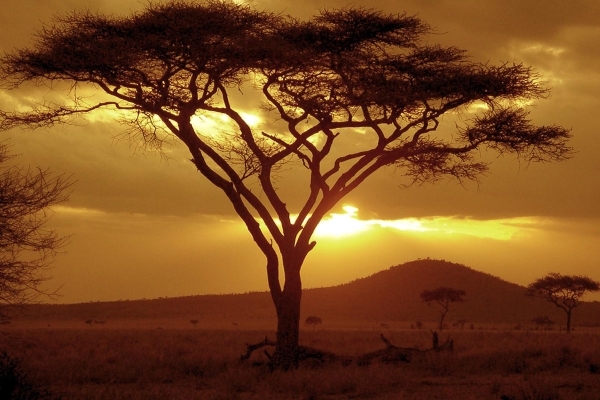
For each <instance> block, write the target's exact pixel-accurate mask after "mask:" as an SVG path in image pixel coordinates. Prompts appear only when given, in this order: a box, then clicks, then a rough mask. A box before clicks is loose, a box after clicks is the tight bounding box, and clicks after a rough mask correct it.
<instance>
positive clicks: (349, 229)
mask: <svg viewBox="0 0 600 400" xmlns="http://www.w3.org/2000/svg"><path fill="white" fill-rule="evenodd" d="M342 209H343V210H344V211H345V213H344V214H337V213H331V214H329V217H327V218H324V219H323V220H322V221H321V222H320V223H319V225H318V226H317V229H316V230H315V236H329V237H343V236H351V235H356V234H359V233H362V232H365V231H367V230H369V229H371V224H369V223H368V221H361V220H360V219H358V218H357V213H358V208H356V207H353V206H350V205H345V206H344V207H342Z"/></svg>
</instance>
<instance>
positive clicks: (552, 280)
mask: <svg viewBox="0 0 600 400" xmlns="http://www.w3.org/2000/svg"><path fill="white" fill-rule="evenodd" d="M599 290H600V282H597V281H594V280H592V279H590V278H588V277H587V276H581V275H561V274H558V273H550V274H548V275H546V276H544V277H542V278H539V279H536V280H535V281H533V282H532V283H530V284H529V285H528V286H527V291H526V292H525V294H526V295H527V296H532V297H541V298H544V299H546V300H548V301H549V302H551V303H554V305H556V306H557V307H558V308H561V309H562V310H563V311H564V312H565V313H566V314H567V333H571V313H572V312H573V309H574V308H575V307H577V306H579V304H581V297H582V296H583V295H584V294H585V293H586V292H597V291H599Z"/></svg>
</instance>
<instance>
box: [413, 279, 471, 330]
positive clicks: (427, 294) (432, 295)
mask: <svg viewBox="0 0 600 400" xmlns="http://www.w3.org/2000/svg"><path fill="white" fill-rule="evenodd" d="M466 294H467V293H466V292H465V291H464V290H460V289H452V288H449V287H439V288H437V289H435V290H424V291H423V292H421V300H423V301H424V302H426V303H427V304H431V303H432V302H436V303H437V304H439V305H440V307H441V310H440V323H439V325H438V328H439V330H440V331H442V330H443V329H444V318H445V317H446V314H448V311H449V310H450V303H462V302H463V301H465V299H464V296H466Z"/></svg>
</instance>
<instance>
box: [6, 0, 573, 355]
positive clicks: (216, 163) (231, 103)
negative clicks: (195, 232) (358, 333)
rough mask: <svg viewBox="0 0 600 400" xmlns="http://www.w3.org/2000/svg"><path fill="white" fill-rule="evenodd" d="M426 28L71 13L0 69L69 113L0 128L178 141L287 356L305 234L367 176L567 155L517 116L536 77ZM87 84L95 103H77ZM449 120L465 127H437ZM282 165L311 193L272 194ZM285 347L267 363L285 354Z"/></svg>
mask: <svg viewBox="0 0 600 400" xmlns="http://www.w3.org/2000/svg"><path fill="white" fill-rule="evenodd" d="M430 32H431V28H430V27H429V26H428V25H427V24H426V23H424V22H423V21H421V20H420V19H418V18H417V17H414V16H408V15H404V14H401V15H395V14H394V15H387V14H384V13H382V12H379V11H376V10H371V9H364V8H350V7H349V8H344V9H340V10H325V11H322V12H321V13H319V14H318V15H316V16H314V17H313V18H312V19H310V20H306V21H304V20H297V19H294V18H292V17H289V16H285V15H275V14H271V13H267V12H261V11H257V10H255V9H254V8H252V7H251V6H248V5H241V4H236V3H233V2H231V3H229V2H220V1H211V0H209V1H205V2H191V1H190V2H188V1H174V2H169V3H163V4H156V3H150V4H149V5H148V6H147V7H146V9H145V10H144V11H142V12H139V13H135V14H133V15H130V16H114V15H102V14H98V13H92V12H74V13H71V14H68V15H64V16H61V17H57V19H56V20H55V23H54V25H52V26H49V27H45V28H43V29H42V30H40V31H39V32H38V34H37V36H36V42H35V44H34V45H33V47H31V48H28V49H20V50H17V51H15V52H13V53H9V54H6V55H5V56H4V57H3V58H2V60H1V66H0V83H1V84H2V86H3V87H4V88H8V89H16V88H18V87H20V86H22V85H24V84H25V83H34V84H38V85H47V84H48V83H51V84H52V85H53V86H54V85H58V86H56V87H57V88H64V86H61V85H59V83H66V84H67V87H66V90H65V92H64V102H63V103H60V104H56V103H52V102H49V101H46V102H41V103H40V104H38V105H36V106H34V107H33V108H32V109H31V110H29V111H21V110H18V111H14V110H3V111H1V112H0V129H2V130H6V129H11V128H14V127H18V126H26V127H31V128H37V127H48V126H52V125H54V124H57V123H65V122H69V121H72V120H73V118H75V117H77V116H83V115H85V114H87V113H90V112H93V111H96V110H99V109H107V108H108V109H111V110H113V111H116V112H118V113H119V116H120V117H119V118H120V121H121V122H123V123H124V124H127V125H128V126H129V130H128V131H127V133H128V134H130V135H132V136H133V137H137V138H139V140H140V141H141V142H143V143H144V144H145V145H147V146H150V147H153V148H160V146H161V144H162V143H163V142H164V141H165V140H168V139H170V138H172V137H175V138H177V139H178V140H179V141H181V142H182V143H183V144H184V145H185V146H186V147H187V149H189V152H190V155H191V161H192V163H193V165H194V166H195V168H196V169H197V170H198V171H199V172H200V173H201V174H202V175H203V176H204V177H205V178H206V179H208V180H209V181H210V182H211V183H212V184H214V185H215V186H216V187H218V188H220V189H221V190H222V191H223V193H224V195H225V196H226V197H227V198H228V199H229V201H230V202H231V204H232V205H233V207H234V209H235V211H236V213H237V214H238V215H239V216H240V217H241V219H242V220H243V221H244V223H245V224H246V227H247V228H248V230H249V232H250V234H251V235H252V238H253V239H254V241H255V242H256V243H257V245H258V246H259V248H260V249H261V251H262V252H263V253H264V255H265V257H266V264H267V265H266V269H267V276H268V282H269V288H270V291H271V295H272V298H273V301H274V303H275V307H276V310H277V314H278V317H279V318H278V321H279V322H278V323H279V325H278V343H279V344H281V343H284V342H285V343H288V344H290V343H291V345H290V346H288V347H289V349H292V350H293V348H294V345H293V342H297V335H298V325H299V307H300V298H301V295H300V293H301V280H300V269H301V266H302V264H303V262H304V260H305V258H306V256H307V254H308V253H309V252H310V250H311V249H312V248H313V247H314V245H315V242H314V241H312V239H311V238H312V235H313V233H314V231H315V229H316V227H317V225H318V223H319V222H320V221H321V219H322V218H323V217H324V216H325V215H327V213H328V212H330V211H331V209H332V208H333V207H335V206H336V204H338V203H339V202H340V200H342V199H343V198H344V197H345V196H346V195H348V194H349V193H350V192H352V191H353V190H354V189H356V188H357V187H358V186H359V185H360V184H361V183H363V182H364V181H365V180H366V179H368V178H369V177H370V176H372V175H373V174H374V173H375V172H376V171H378V170H379V169H381V168H383V167H386V166H390V167H393V168H395V169H396V170H397V171H399V174H400V175H402V176H405V177H408V178H409V179H410V180H412V181H413V182H417V183H422V182H427V181H435V180H437V179H439V178H441V177H444V176H452V177H455V178H457V179H459V180H460V179H477V178H478V176H480V175H481V174H482V173H484V172H486V171H487V168H488V166H487V164H486V163H484V162H481V161H479V160H478V159H477V157H476V155H477V154H478V151H479V150H481V149H484V148H487V149H492V150H495V151H497V152H500V153H505V152H507V153H514V154H517V155H518V156H519V157H521V158H523V159H525V160H527V161H551V160H563V159H566V158H568V157H569V155H570V152H571V149H570V147H569V146H568V144H567V141H568V139H569V137H570V132H569V131H568V130H567V129H564V128H562V127H560V126H557V125H550V126H536V125H535V124H533V122H532V121H531V120H530V119H529V117H528V112H527V111H526V110H525V109H524V108H523V107H522V104H524V103H526V102H528V101H531V100H536V99H540V98H544V97H546V95H547V93H548V91H547V89H546V88H545V87H544V86H543V84H542V82H541V79H540V77H539V76H538V75H537V74H536V73H535V72H534V71H532V70H531V69H530V68H529V67H526V66H524V65H522V64H518V63H504V64H500V65H489V64H481V63H477V62H473V61H470V60H469V57H468V55H467V54H466V53H465V52H464V51H462V50H460V49H458V48H455V47H443V46H439V45H431V44H429V43H428V41H427V35H428V34H429V33H430ZM90 87H91V88H94V89H96V90H98V91H99V92H102V93H103V95H102V96H98V97H96V98H88V97H87V96H83V95H81V93H82V90H84V89H88V88H90ZM240 92H241V93H242V94H240ZM240 97H241V98H242V100H241V101H240V99H239V98H240ZM256 98H259V99H260V100H259V102H258V103H259V106H258V107H259V108H260V110H262V111H261V112H262V113H264V115H265V118H267V119H269V120H270V121H271V123H270V124H268V126H269V128H268V131H267V130H265V129H259V128H255V127H253V126H252V125H251V124H250V123H248V122H247V121H246V120H245V118H244V116H243V114H242V112H241V107H240V102H241V104H244V102H245V101H248V100H255V99H256ZM473 105H481V107H477V109H480V110H482V111H481V112H479V113H474V112H473V109H472V106H473ZM447 113H460V114H462V115H463V116H464V118H463V119H464V123H462V124H461V125H459V126H458V128H457V129H456V130H455V132H454V133H449V132H447V131H443V132H437V130H438V127H439V126H440V123H441V117H442V115H444V114H447ZM210 115H217V116H219V117H221V118H222V120H224V121H226V123H227V126H226V127H225V128H223V130H222V131H220V132H219V133H217V134H215V133H214V132H207V131H205V130H203V129H202V128H201V127H200V126H199V125H198V124H197V120H198V118H202V117H205V116H210ZM292 166H296V167H298V168H297V169H301V170H303V171H305V175H304V177H305V180H304V181H303V182H304V183H305V187H306V191H305V192H304V193H303V194H302V195H300V196H299V195H297V194H295V196H294V197H293V198H290V197H288V198H286V197H284V195H283V192H282V191H280V190H278V184H277V183H278V181H279V179H281V177H282V174H283V172H284V171H285V169H286V168H291V167H292ZM296 183H297V184H298V185H300V183H302V181H298V182H296ZM280 266H281V267H282V270H283V272H284V274H285V280H284V281H285V283H283V282H282V281H281V279H280V277H279V271H280ZM282 284H283V286H282ZM288 333H289V335H288ZM279 344H278V350H277V351H276V354H275V358H274V359H275V360H279V359H280V357H279V354H284V353H286V354H288V355H289V354H293V353H294V352H293V351H287V350H286V351H284V350H282V349H283V348H284V347H285V346H279ZM284 358H285V357H284ZM288 358H289V357H288ZM292 358H293V357H292Z"/></svg>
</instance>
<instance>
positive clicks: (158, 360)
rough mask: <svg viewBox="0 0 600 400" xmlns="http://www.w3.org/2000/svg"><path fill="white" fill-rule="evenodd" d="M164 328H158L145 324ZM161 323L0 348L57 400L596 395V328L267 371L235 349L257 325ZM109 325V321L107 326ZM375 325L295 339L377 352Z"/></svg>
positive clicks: (424, 333)
mask: <svg viewBox="0 0 600 400" xmlns="http://www.w3.org/2000/svg"><path fill="white" fill-rule="evenodd" d="M157 322H160V323H161V324H163V325H164V324H165V322H166V321H157ZM184 322H187V321H181V325H180V326H178V325H177V324H176V323H174V322H173V323H172V325H173V326H172V327H170V326H158V325H157V326H155V327H154V328H149V325H150V324H151V323H150V321H146V323H145V324H144V325H143V326H142V327H138V328H135V321H133V322H130V323H118V322H113V323H110V322H108V323H106V324H92V325H91V326H87V325H86V324H84V323H81V326H80V327H79V328H53V327H45V328H29V329H22V328H18V327H17V326H9V327H4V328H3V329H2V334H1V335H0V348H2V349H10V354H11V356H12V357H16V358H19V359H20V360H21V366H22V368H23V370H24V371H26V372H27V375H28V379H30V380H32V381H35V382H36V384H38V385H40V386H41V387H43V388H45V389H46V390H47V391H48V392H49V393H51V394H52V395H53V396H55V398H62V399H64V400H123V399H130V400H137V399H139V400H141V399H144V400H153V399H156V400H158V399H161V400H162V399H173V400H179V399H181V400H184V399H185V400H191V399H209V400H210V399H214V400H216V399H351V398H354V399H363V398H364V399H414V400H417V399H423V400H425V399H427V400H429V399H465V400H466V399H502V400H506V399H514V400H554V399H556V400H558V399H580V400H596V399H600V332H598V331H597V330H593V329H588V330H576V331H575V332H573V333H572V334H570V335H566V334H564V333H562V334H561V333H559V332H558V331H536V330H530V329H521V330H514V329H508V328H500V327H495V326H487V327H481V329H474V330H470V329H466V330H462V329H457V328H454V329H451V330H449V331H447V332H444V333H443V336H442V339H445V337H446V335H450V336H451V337H452V338H453V340H454V343H455V345H454V350H453V352H440V353H435V352H428V353H425V354H417V355H415V356H413V358H412V359H411V361H410V362H400V363H395V364H382V363H372V364H371V365H366V366H359V365H356V363H352V364H350V365H342V364H341V363H327V364H324V365H322V364H320V363H318V362H314V363H309V364H304V365H302V366H301V367H300V368H299V369H298V370H295V371H291V372H278V371H277V372H270V371H269V370H268V369H267V368H266V367H265V366H264V361H265V360H266V356H265V355H264V354H256V353H258V352H255V354H253V356H252V358H251V359H250V360H247V361H245V362H241V361H240V356H241V355H242V354H243V353H245V352H246V346H245V344H246V343H255V342H258V341H260V340H262V339H263V338H264V337H265V335H266V336H270V337H273V335H274V333H273V332H269V331H267V330H244V329H239V328H237V327H235V326H232V327H231V328H229V329H225V330H213V329H204V328H202V327H193V326H192V325H191V324H189V323H187V325H189V326H186V325H185V324H184ZM119 325H121V326H119ZM381 332H382V331H381V330H372V329H354V330H350V329H345V330H338V329H327V328H324V327H317V328H315V329H313V328H307V329H304V330H303V332H302V343H303V344H305V345H308V346H312V347H316V348H321V349H326V350H328V351H332V352H335V353H338V354H343V355H347V356H351V357H352V356H357V355H359V354H363V353H366V352H370V351H374V350H377V349H380V348H383V347H384V345H383V343H382V342H381V341H380V339H379V336H380V333H381ZM384 334H385V335H386V337H387V338H388V339H389V340H390V341H391V342H392V343H394V344H395V345H397V346H402V347H415V348H420V349H425V348H429V347H431V333H430V330H429V329H428V328H427V327H426V328H422V329H410V328H408V329H393V328H389V329H387V330H385V331H384Z"/></svg>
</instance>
